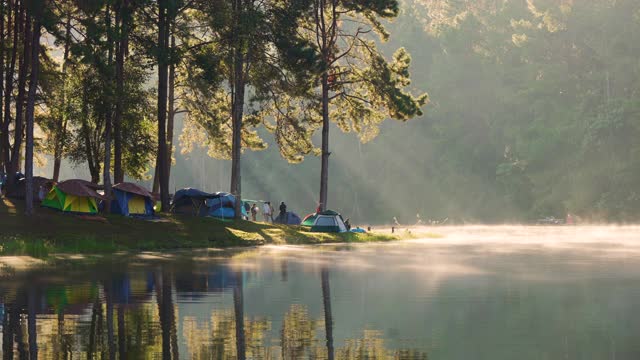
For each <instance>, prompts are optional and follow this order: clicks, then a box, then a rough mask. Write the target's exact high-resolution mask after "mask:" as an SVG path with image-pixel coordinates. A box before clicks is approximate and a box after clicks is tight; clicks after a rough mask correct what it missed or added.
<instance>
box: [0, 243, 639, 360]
mask: <svg viewBox="0 0 640 360" xmlns="http://www.w3.org/2000/svg"><path fill="white" fill-rule="evenodd" d="M616 236H617V235H616V234H613V235H612V237H616ZM450 239H451V241H452V243H451V244H447V243H445V242H444V240H438V241H429V242H424V241H422V242H411V243H402V244H392V245H366V246H348V247H318V248H297V247H294V248H290V247H270V248H269V247H267V248H263V249H259V250H249V251H243V252H229V253H227V252H202V253H195V254H192V253H190V254H177V255H175V256H171V257H160V256H157V255H151V254H145V255H143V256H130V257H117V258H113V259H99V260H95V259H93V260H85V261H67V260H65V261H58V262H56V263H55V264H53V265H51V266H47V267H43V268H33V269H31V270H30V271H19V272H15V273H6V272H5V273H0V325H1V331H2V336H1V341H2V346H1V347H0V349H1V351H2V358H3V359H28V358H29V359H33V358H40V359H70V358H83V359H125V358H126V359H137V358H163V359H178V358H182V359H340V360H342V359H350V360H356V359H407V360H410V359H427V354H428V355H429V358H432V359H433V358H440V359H471V358H473V359H492V360H493V359H514V358H518V359H540V358H549V359H556V358H566V359H607V358H616V359H636V358H640V344H639V343H638V342H637V341H636V340H635V338H634V336H633V334H636V333H639V332H640V321H637V320H638V319H637V317H636V315H635V314H636V309H637V303H638V298H639V297H640V244H638V245H633V244H632V243H630V242H627V243H625V245H624V246H626V247H627V249H628V250H629V251H626V252H624V253H623V252H621V251H620V246H619V245H618V244H616V243H610V242H609V243H608V242H606V241H605V242H597V243H595V242H590V243H588V244H584V243H580V244H569V243H554V246H548V244H536V243H532V242H522V241H514V242H513V243H508V242H500V241H498V240H496V239H493V238H492V240H491V241H490V242H489V241H487V242H482V243H480V244H471V243H464V242H461V241H459V240H458V238H456V237H455V236H453V235H452V236H451V237H450ZM625 241H627V240H625Z"/></svg>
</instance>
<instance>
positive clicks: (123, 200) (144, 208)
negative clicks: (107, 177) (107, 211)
mask: <svg viewBox="0 0 640 360" xmlns="http://www.w3.org/2000/svg"><path fill="white" fill-rule="evenodd" d="M113 196H114V198H115V199H114V200H113V201H112V202H111V213H113V214H120V215H124V216H153V196H152V195H151V193H150V192H149V191H147V190H146V189H145V188H143V187H141V186H139V185H136V184H132V183H120V184H117V185H114V186H113Z"/></svg>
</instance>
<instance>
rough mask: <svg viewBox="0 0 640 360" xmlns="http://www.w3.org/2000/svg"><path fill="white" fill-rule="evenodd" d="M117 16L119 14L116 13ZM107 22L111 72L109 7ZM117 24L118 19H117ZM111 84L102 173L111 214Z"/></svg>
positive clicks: (107, 209)
mask: <svg viewBox="0 0 640 360" xmlns="http://www.w3.org/2000/svg"><path fill="white" fill-rule="evenodd" d="M116 15H117V12H116ZM105 22H106V25H107V44H109V50H108V54H107V69H108V70H107V71H110V70H111V65H112V63H113V41H112V39H113V36H112V35H111V33H112V29H111V8H110V7H109V5H107V8H106V13H105ZM116 22H117V19H116ZM109 75H110V74H109V73H107V81H110V76H109ZM110 85H111V84H107V85H105V86H106V88H107V89H108V90H107V91H108V93H107V96H105V97H103V99H105V98H106V104H105V109H106V113H105V118H104V119H105V131H104V168H103V173H102V182H103V184H104V196H105V197H106V199H107V201H105V206H104V212H105V213H109V212H111V126H112V115H113V112H112V111H111V98H112V96H111V95H112V90H111V89H112V87H111V86H110Z"/></svg>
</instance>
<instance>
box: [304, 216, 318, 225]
mask: <svg viewBox="0 0 640 360" xmlns="http://www.w3.org/2000/svg"><path fill="white" fill-rule="evenodd" d="M317 216H318V214H317V213H313V214H309V215H307V216H305V217H304V219H302V224H301V225H302V226H313V223H314V222H316V217H317Z"/></svg>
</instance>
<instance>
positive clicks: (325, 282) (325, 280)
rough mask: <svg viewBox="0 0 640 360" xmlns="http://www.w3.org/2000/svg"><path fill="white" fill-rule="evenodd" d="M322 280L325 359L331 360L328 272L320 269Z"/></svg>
mask: <svg viewBox="0 0 640 360" xmlns="http://www.w3.org/2000/svg"><path fill="white" fill-rule="evenodd" d="M320 277H321V278H322V304H323V305H324V330H325V334H326V337H327V358H328V360H333V358H334V349H333V314H332V313H331V287H330V284H329V270H328V269H327V268H326V267H322V269H321V270H320Z"/></svg>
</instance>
